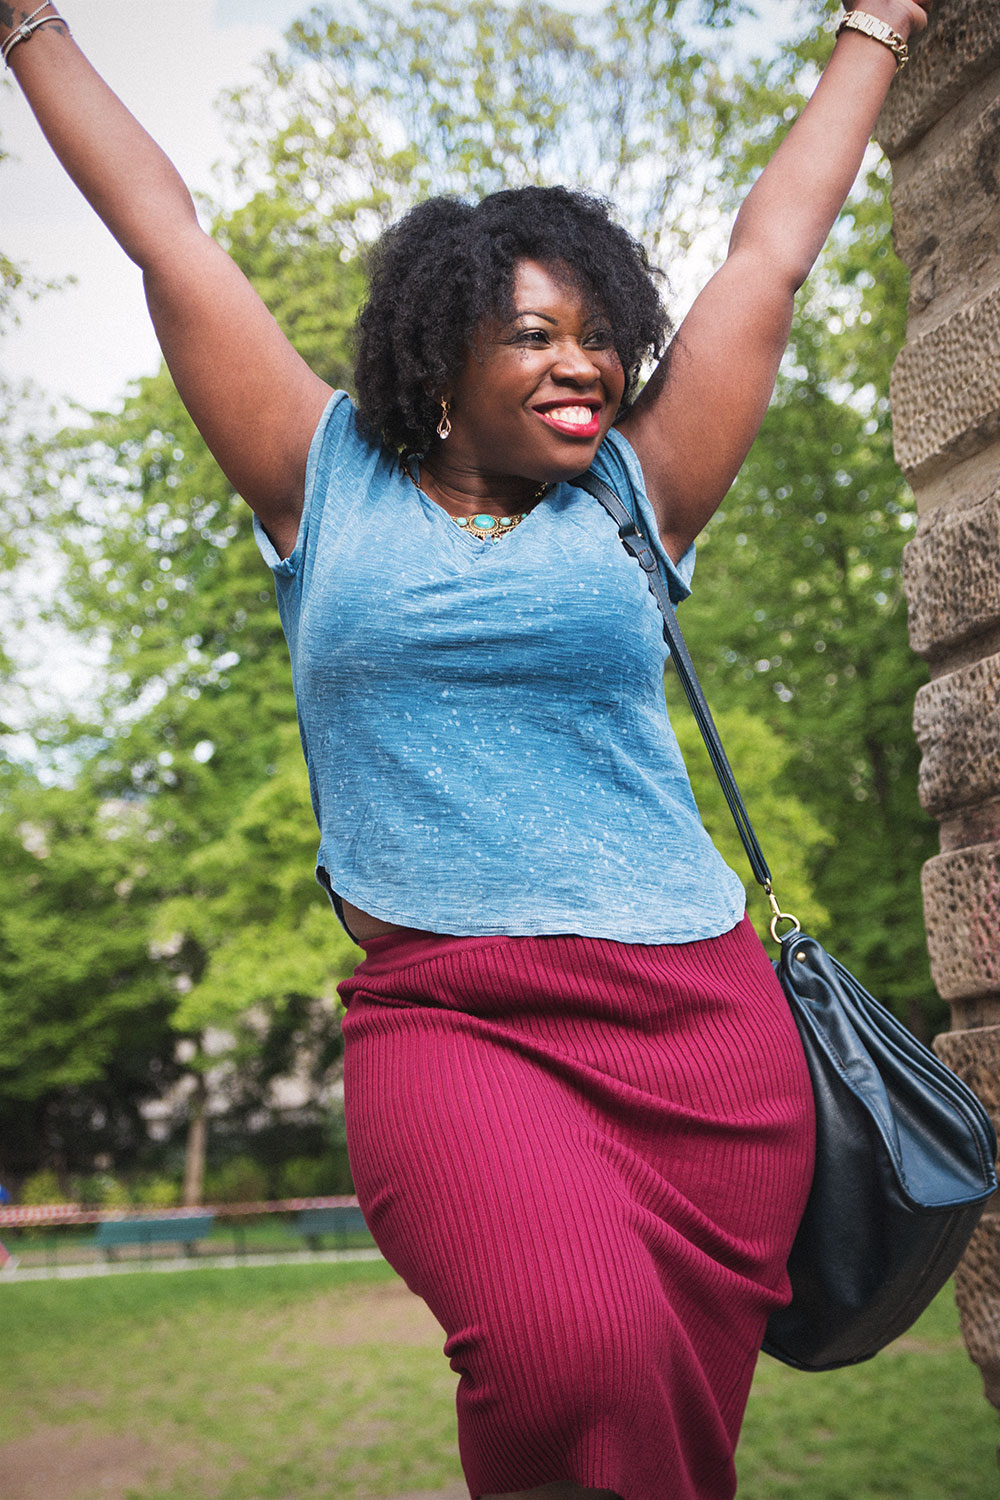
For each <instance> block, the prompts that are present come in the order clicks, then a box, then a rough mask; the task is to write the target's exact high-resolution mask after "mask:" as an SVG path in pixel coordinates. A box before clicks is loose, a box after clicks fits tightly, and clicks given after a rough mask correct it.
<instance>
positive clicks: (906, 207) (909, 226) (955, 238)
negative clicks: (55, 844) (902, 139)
mask: <svg viewBox="0 0 1000 1500" xmlns="http://www.w3.org/2000/svg"><path fill="white" fill-rule="evenodd" d="M934 144H935V146H936V148H937V149H935V150H934V151H925V150H924V149H923V148H922V147H920V148H918V149H917V150H915V151H912V152H910V153H908V155H907V156H905V157H904V158H903V159H902V161H900V162H899V163H898V165H897V167H896V168H895V169H894V171H893V190H892V231H893V240H894V243H895V246H896V253H897V254H898V255H899V257H900V259H901V260H903V261H905V263H906V264H907V265H908V266H909V268H910V312H911V315H913V316H915V315H917V314H920V313H922V312H923V311H924V310H925V309H926V308H928V307H929V306H931V304H933V305H934V315H935V317H937V316H938V315H941V316H943V315H944V314H945V313H946V312H948V311H951V310H952V309H953V308H954V307H956V306H958V305H960V304H961V303H963V302H967V301H969V300H970V298H972V297H976V296H979V295H982V294H983V293H984V292H985V291H986V290H988V287H989V285H990V284H995V283H996V280H997V275H996V265H995V262H996V257H997V248H998V244H1000V188H998V178H1000V99H997V98H995V97H991V98H990V99H989V100H987V101H986V103H985V105H981V106H980V108H979V109H978V111H977V112H976V113H975V114H974V115H973V117H972V119H971V121H969V122H967V123H965V124H964V125H963V126H961V127H958V128H956V130H955V133H954V134H953V135H951V136H948V137H946V138H945V139H943V140H941V141H940V142H938V141H937V140H936V138H935V142H934Z"/></svg>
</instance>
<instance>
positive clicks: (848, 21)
mask: <svg viewBox="0 0 1000 1500" xmlns="http://www.w3.org/2000/svg"><path fill="white" fill-rule="evenodd" d="M842 31H860V32H861V34H862V36H870V37H871V39H872V41H873V42H881V43H882V45H883V46H884V47H888V48H889V50H890V52H892V53H893V55H894V56H895V59H896V72H897V73H898V72H899V70H900V68H902V67H903V66H904V65H905V64H906V63H908V62H909V60H910V51H909V48H908V47H907V45H906V42H905V40H904V39H903V38H902V37H901V36H900V34H899V32H898V31H893V29H892V27H891V26H890V25H889V23H888V22H887V21H880V20H879V18H878V16H870V15H869V14H868V12H867V11H866V10H852V11H849V12H848V14H847V15H846V16H845V17H844V19H843V20H842V21H841V23H840V25H839V26H838V27H837V35H838V36H839V35H840V33H841V32H842Z"/></svg>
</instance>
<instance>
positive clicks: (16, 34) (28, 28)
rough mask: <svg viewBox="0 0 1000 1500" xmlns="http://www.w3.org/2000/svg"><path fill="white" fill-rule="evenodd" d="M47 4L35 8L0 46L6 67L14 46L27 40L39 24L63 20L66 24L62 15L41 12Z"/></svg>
mask: <svg viewBox="0 0 1000 1500" xmlns="http://www.w3.org/2000/svg"><path fill="white" fill-rule="evenodd" d="M48 3H49V0H45V5H48ZM45 5H40V6H39V7H38V10H33V11H32V12H31V15H30V16H28V18H27V20H24V21H22V22H21V24H20V26H15V27H14V30H13V31H12V32H11V33H10V35H9V36H8V38H7V40H6V41H5V42H4V44H3V46H2V47H0V58H3V63H4V67H5V68H9V67H10V62H9V61H8V59H9V57H10V54H11V53H12V52H13V50H14V48H15V47H16V46H17V44H18V42H26V41H27V40H28V38H29V37H30V36H31V35H32V34H33V33H34V32H36V31H37V30H38V28H39V26H45V25H47V24H48V22H49V21H62V24H63V25H64V26H65V25H66V22H65V21H63V18H62V16H43V15H41V14H40V13H41V12H42V11H43V10H44V9H45ZM36 16H37V17H38V19H37V20H36V19H35V18H36ZM66 29H67V31H68V30H69V28H68V27H67V28H66Z"/></svg>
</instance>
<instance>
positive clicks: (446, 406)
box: [437, 396, 451, 442]
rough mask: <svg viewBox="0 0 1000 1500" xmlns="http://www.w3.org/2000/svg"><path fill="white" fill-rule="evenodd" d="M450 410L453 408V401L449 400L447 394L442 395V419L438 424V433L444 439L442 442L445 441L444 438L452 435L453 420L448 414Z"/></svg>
mask: <svg viewBox="0 0 1000 1500" xmlns="http://www.w3.org/2000/svg"><path fill="white" fill-rule="evenodd" d="M450 410H451V402H450V401H449V400H448V397H447V396H442V397H441V420H440V422H439V423H438V424H437V435H438V437H439V438H440V439H441V440H442V442H443V441H444V439H445V438H446V437H449V436H450V435H451V421H450V419H449V416H448V413H449V411H450Z"/></svg>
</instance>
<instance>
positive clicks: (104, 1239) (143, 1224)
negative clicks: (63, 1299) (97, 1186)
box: [93, 1214, 215, 1260]
mask: <svg viewBox="0 0 1000 1500" xmlns="http://www.w3.org/2000/svg"><path fill="white" fill-rule="evenodd" d="M214 1219H215V1215H214V1214H190V1215H183V1214H177V1215H175V1216H173V1217H171V1216H167V1217H164V1218H162V1219H158V1218H154V1217H150V1218H142V1219H104V1220H102V1222H101V1223H100V1224H98V1226H97V1233H96V1234H95V1235H94V1241H93V1243H94V1245H95V1246H96V1247H97V1249H98V1250H100V1251H102V1252H103V1254H104V1258H105V1259H106V1260H114V1259H115V1255H116V1252H117V1250H118V1249H119V1247H120V1246H122V1245H142V1246H146V1247H148V1246H149V1245H152V1244H161V1243H163V1242H168V1241H169V1242H172V1243H174V1244H178V1245H183V1246H184V1254H185V1255H193V1254H194V1247H195V1245H196V1243H197V1242H198V1240H203V1239H204V1238H205V1236H206V1235H207V1234H208V1231H209V1230H210V1229H211V1227H212V1224H213V1221H214Z"/></svg>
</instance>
